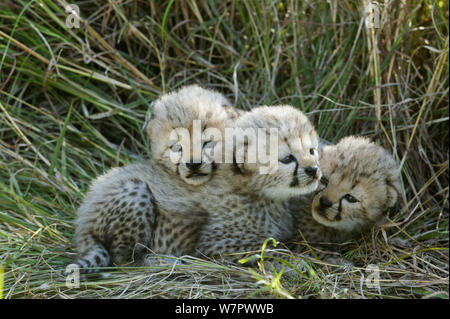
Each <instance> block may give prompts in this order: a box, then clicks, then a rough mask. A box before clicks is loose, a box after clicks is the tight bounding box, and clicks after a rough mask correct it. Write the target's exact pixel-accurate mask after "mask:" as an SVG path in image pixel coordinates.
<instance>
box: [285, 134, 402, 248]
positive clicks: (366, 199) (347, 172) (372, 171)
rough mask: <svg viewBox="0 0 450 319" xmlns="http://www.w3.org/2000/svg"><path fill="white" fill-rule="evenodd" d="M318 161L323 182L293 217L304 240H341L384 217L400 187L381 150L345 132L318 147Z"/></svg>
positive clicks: (392, 163)
mask: <svg viewBox="0 0 450 319" xmlns="http://www.w3.org/2000/svg"><path fill="white" fill-rule="evenodd" d="M320 166H321V168H322V172H323V174H324V176H325V177H326V182H325V184H326V186H325V188H322V189H321V190H319V191H318V192H317V193H316V194H315V195H314V196H313V197H312V200H311V199H309V201H310V209H308V207H307V206H306V205H303V207H302V209H301V216H300V219H299V229H300V230H301V231H302V233H303V235H304V236H305V239H306V240H307V241H309V242H315V243H320V242H321V243H338V242H344V241H346V240H349V239H353V238H356V237H358V236H360V235H361V234H362V233H364V232H366V231H368V230H370V229H371V228H372V227H373V226H375V225H381V224H383V223H384V222H385V214H386V212H387V211H388V210H389V209H390V208H392V207H393V206H394V205H395V204H396V202H397V197H398V194H399V192H400V172H399V167H398V164H397V163H396V162H395V160H394V158H393V157H392V156H391V155H390V154H389V153H388V152H387V151H386V150H385V149H383V148H382V147H381V146H378V145H376V144H374V143H371V142H370V141H369V140H368V139H366V138H363V137H354V136H349V137H345V138H343V139H341V140H340V141H339V143H338V144H336V145H330V146H325V147H324V148H323V151H322V153H321V158H320ZM323 180H324V179H323ZM319 188H320V187H319ZM296 204H298V200H296V201H294V209H298V207H297V208H295V205H296Z"/></svg>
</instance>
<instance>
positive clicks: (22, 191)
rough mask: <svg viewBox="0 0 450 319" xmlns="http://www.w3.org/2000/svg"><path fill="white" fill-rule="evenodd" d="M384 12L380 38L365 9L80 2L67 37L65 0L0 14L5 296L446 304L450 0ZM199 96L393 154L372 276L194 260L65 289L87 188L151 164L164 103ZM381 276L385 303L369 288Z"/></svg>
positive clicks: (352, 256) (366, 248)
mask: <svg viewBox="0 0 450 319" xmlns="http://www.w3.org/2000/svg"><path fill="white" fill-rule="evenodd" d="M379 2H380V3H381V5H380V7H379V9H380V10H379V17H380V20H379V22H380V28H376V29H367V28H366V27H365V24H364V16H363V8H364V6H365V5H367V3H368V1H350V0H343V1H325V0H323V1H321V0H318V1H300V0H286V1H269V0H262V1H261V0H246V1H239V0H226V1H213V0H201V1H193V0H186V1H143V0H141V1H131V0H121V1H113V0H109V1H78V2H77V4H78V5H79V8H80V16H81V19H80V28H73V29H69V28H67V27H66V25H65V22H66V17H67V14H66V13H65V8H66V5H67V4H68V2H66V1H63V0H53V1H52V0H34V1H23V0H14V1H13V0H4V1H2V2H1V3H0V261H1V265H2V266H3V269H4V288H3V289H4V291H3V296H4V297H5V298H24V297H34V298H42V297H47V298H54V297H62V298H76V297H99V298H101V297H118V296H120V297H163V298H166V297H175V298H176V297H191V298H210V297H216V298H217V297H259V296H262V295H269V296H272V297H295V298H298V297H323V298H346V297H382V298H420V297H427V298H429V297H443V298H448V239H449V238H448V219H449V204H448V199H449V196H448V195H449V188H448V187H449V186H448V145H449V141H448V123H449V117H448V116H449V113H448V112H449V108H448V105H449V99H448V87H449V81H448V73H449V69H448V68H449V65H448V51H449V40H448V34H449V25H448V14H449V13H448V10H449V9H448V1H431V0H413V1H400V0H385V1H379ZM188 83H200V84H202V85H204V86H206V87H210V88H215V89H217V90H219V91H221V92H222V93H224V94H226V95H227V96H228V97H229V98H230V100H231V101H233V102H234V103H235V105H236V106H237V107H239V108H242V109H251V108H252V107H255V106H258V105H262V104H291V105H294V106H296V107H298V108H299V109H301V110H303V111H304V112H307V113H308V114H309V115H310V116H311V118H312V120H313V121H314V123H315V125H316V128H317V130H318V132H319V134H320V136H321V137H323V138H325V139H327V140H329V141H331V142H335V141H337V140H338V139H339V138H340V137H342V136H345V135H349V134H358V135H365V136H370V137H371V138H372V139H373V140H376V141H377V142H379V143H380V144H382V145H384V146H385V147H386V148H387V149H389V150H390V151H392V153H393V154H394V156H395V158H396V159H397V160H398V162H399V163H400V164H401V167H402V183H403V190H402V196H401V197H402V198H401V203H400V205H399V208H398V210H397V213H396V214H394V215H392V216H391V219H392V220H391V221H392V223H391V227H389V228H386V229H382V230H374V232H372V233H371V234H369V235H368V236H367V237H366V238H364V239H363V240H362V241H360V242H351V243H348V244H347V245H345V247H346V251H347V252H346V254H345V256H344V257H346V258H347V259H349V260H352V261H353V262H354V264H355V265H357V267H354V268H351V269H342V268H339V267H333V266H330V265H327V264H324V263H323V262H321V261H319V260H316V259H314V258H309V257H307V255H299V256H287V257H286V260H288V259H289V258H291V257H292V258H293V257H295V259H294V260H295V262H292V260H291V261H290V263H289V264H286V269H285V272H284V273H281V272H277V271H273V270H270V268H269V267H267V268H265V267H264V265H261V267H260V268H254V269H247V268H245V267H237V266H232V265H222V264H218V263H215V262H212V261H205V260H198V259H191V258H188V259H187V261H186V263H185V264H181V265H175V266H173V265H161V266H155V267H151V268H150V269H145V270H143V269H125V268H124V269H121V270H120V271H118V272H113V273H112V274H111V275H110V277H107V278H90V279H88V280H87V281H85V282H84V283H82V286H81V288H80V289H69V288H67V287H66V285H65V278H64V277H63V276H61V275H60V271H61V270H62V269H64V266H65V265H66V264H67V263H68V262H69V261H70V260H71V258H72V256H73V253H74V249H73V246H72V239H73V231H74V225H73V220H74V217H75V214H76V209H77V207H78V206H79V204H80V202H81V201H82V199H83V196H84V193H85V191H86V190H87V187H88V185H89V182H90V181H91V180H92V179H93V178H95V176H97V175H98V174H100V173H102V172H104V171H105V170H107V169H108V168H110V167H113V166H119V165H124V164H127V163H129V162H132V161H134V160H136V159H137V158H140V157H144V156H147V141H146V138H145V134H144V132H143V131H142V126H143V125H144V122H145V118H146V114H147V112H148V111H149V109H150V107H149V105H150V104H151V102H152V101H153V100H154V99H155V98H156V97H157V96H159V94H161V93H165V92H168V91H170V90H172V89H175V88H177V87H180V86H182V85H184V84H188ZM299 241H300V239H299ZM288 257H289V258H288ZM292 258H291V259H292ZM295 263H297V265H295ZM369 264H375V265H377V266H378V267H379V269H380V279H381V282H380V289H372V288H370V287H368V286H367V285H365V284H364V283H365V279H367V276H368V274H370V272H368V271H367V268H366V266H367V265H369ZM299 269H300V270H299ZM289 271H290V272H293V273H296V274H297V275H296V276H291V275H289V274H288V272H289ZM0 281H1V280H0Z"/></svg>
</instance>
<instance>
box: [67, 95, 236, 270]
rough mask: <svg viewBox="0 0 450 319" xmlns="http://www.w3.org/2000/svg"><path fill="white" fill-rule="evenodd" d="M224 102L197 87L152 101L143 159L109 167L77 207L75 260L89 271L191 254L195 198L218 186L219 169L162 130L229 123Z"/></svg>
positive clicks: (198, 214) (198, 221)
mask: <svg viewBox="0 0 450 319" xmlns="http://www.w3.org/2000/svg"><path fill="white" fill-rule="evenodd" d="M227 103H228V102H227V100H226V99H225V98H224V97H223V96H222V95H220V94H219V93H217V92H214V91H210V90H205V89H202V88H200V87H198V86H188V87H184V88H182V89H180V90H179V91H177V92H173V93H170V94H167V95H164V96H162V97H161V98H160V99H158V100H157V101H156V102H155V103H154V106H153V107H154V114H153V118H152V119H151V121H150V123H149V126H148V129H147V132H148V136H149V139H150V142H151V150H152V156H151V159H149V160H148V161H145V162H142V163H139V164H132V165H127V166H124V167H121V168H113V169H111V170H110V171H108V172H107V173H106V174H105V175H103V176H100V177H98V178H97V179H96V180H95V181H94V182H93V183H92V185H91V187H90V190H89V192H88V193H87V195H86V197H85V200H84V202H83V203H82V205H81V207H80V208H79V210H78V213H77V215H78V217H77V221H76V225H77V227H76V234H75V243H76V248H77V252H78V258H77V260H76V262H75V263H76V264H78V265H79V266H81V267H83V268H86V267H91V268H92V269H95V268H96V267H102V266H108V265H110V264H114V265H142V264H144V263H145V259H146V255H147V254H149V253H151V252H156V253H164V254H174V255H181V254H189V253H193V251H194V247H195V242H196V240H195V237H196V236H197V234H198V229H199V227H201V225H202V221H203V220H204V215H205V213H206V211H205V210H204V209H203V208H202V207H201V206H200V205H198V202H199V201H200V200H203V199H204V197H203V196H202V195H201V194H203V193H204V192H205V191H206V190H205V187H206V186H205V185H207V184H211V187H213V188H218V189H221V186H220V185H217V182H216V178H215V176H216V175H220V173H219V172H220V171H221V169H218V167H219V165H216V164H215V163H214V162H212V163H211V162H206V161H204V158H203V157H204V156H206V155H205V152H206V147H202V149H201V157H200V158H193V153H192V152H185V151H184V150H186V149H187V148H185V147H186V145H185V144H183V143H185V142H186V141H181V140H178V138H179V136H178V135H177V134H175V135H173V136H171V135H170V134H171V133H172V131H173V130H174V129H185V130H187V131H190V132H192V126H193V125H194V124H193V123H194V122H193V121H195V120H200V121H201V125H200V127H201V133H203V132H204V131H205V130H206V129H208V128H215V129H219V130H223V129H224V127H225V126H226V125H227V123H228V121H229V117H228V115H227V113H226V112H225V110H224V109H223V106H224V105H226V104H227ZM200 138H201V139H202V140H203V138H209V141H210V143H209V145H208V147H207V148H214V147H216V141H215V140H214V138H215V137H214V136H213V137H209V136H202V135H200ZM191 142H193V141H191ZM197 142H200V144H201V142H202V141H197ZM174 143H179V144H180V147H179V149H177V152H179V153H180V154H181V155H182V160H181V161H179V163H172V161H171V159H170V157H169V156H170V151H171V149H170V148H171V146H172V145H174ZM194 160H199V162H200V164H199V165H198V167H196V168H195V171H194V173H195V174H193V173H192V172H193V171H192V170H191V169H190V168H189V167H188V165H187V164H188V163H190V162H193V161H194ZM219 180H220V178H219ZM222 189H223V188H222ZM191 194H197V195H198V197H195V196H191ZM86 271H89V269H86Z"/></svg>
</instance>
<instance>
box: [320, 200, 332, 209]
mask: <svg viewBox="0 0 450 319" xmlns="http://www.w3.org/2000/svg"><path fill="white" fill-rule="evenodd" d="M319 203H320V207H323V208H328V207H331V206H333V203H332V202H331V201H330V200H328V198H326V197H320V200H319Z"/></svg>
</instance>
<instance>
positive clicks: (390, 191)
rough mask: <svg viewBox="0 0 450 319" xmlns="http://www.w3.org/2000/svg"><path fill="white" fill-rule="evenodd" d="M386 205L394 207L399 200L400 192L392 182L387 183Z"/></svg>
mask: <svg viewBox="0 0 450 319" xmlns="http://www.w3.org/2000/svg"><path fill="white" fill-rule="evenodd" d="M386 194H387V198H386V207H387V208H392V207H394V206H395V204H396V203H397V200H398V195H399V192H398V190H397V188H396V187H394V186H393V185H392V184H388V185H386Z"/></svg>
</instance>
